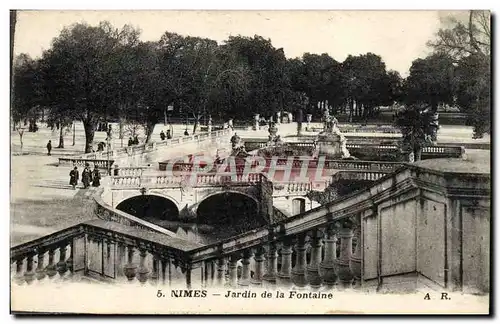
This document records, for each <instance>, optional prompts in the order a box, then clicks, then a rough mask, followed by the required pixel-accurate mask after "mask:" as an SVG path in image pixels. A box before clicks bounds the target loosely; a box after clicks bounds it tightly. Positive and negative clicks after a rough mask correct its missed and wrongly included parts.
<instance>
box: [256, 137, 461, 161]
mask: <svg viewBox="0 0 500 324" xmlns="http://www.w3.org/2000/svg"><path fill="white" fill-rule="evenodd" d="M252 145H254V146H257V147H258V148H261V149H262V148H266V147H267V142H263V141H262V142H253V143H252ZM285 145H286V146H288V147H290V148H309V149H313V148H314V143H313V142H287V143H286V144H285ZM346 148H347V149H348V150H349V151H350V152H351V154H352V155H354V156H356V152H357V151H359V152H363V150H374V151H376V152H381V153H391V152H399V150H400V148H399V146H398V145H396V144H359V143H358V144H355V143H347V144H346ZM464 153H465V149H464V147H463V146H449V145H446V146H440V145H436V146H427V147H424V148H423V149H422V158H427V159H428V158H461V157H463V155H464Z"/></svg>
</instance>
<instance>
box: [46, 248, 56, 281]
mask: <svg viewBox="0 0 500 324" xmlns="http://www.w3.org/2000/svg"><path fill="white" fill-rule="evenodd" d="M54 254H55V249H54V248H50V249H49V264H48V265H47V267H45V272H46V273H47V276H49V279H52V278H53V277H54V276H55V275H56V274H57V270H56V265H55V263H54Z"/></svg>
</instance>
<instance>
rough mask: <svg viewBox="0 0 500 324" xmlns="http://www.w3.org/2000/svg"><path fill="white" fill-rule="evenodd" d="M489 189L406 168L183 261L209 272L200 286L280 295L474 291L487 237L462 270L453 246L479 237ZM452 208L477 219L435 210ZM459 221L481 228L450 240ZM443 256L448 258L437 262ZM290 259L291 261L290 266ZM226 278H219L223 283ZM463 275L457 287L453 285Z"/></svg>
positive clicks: (481, 287) (481, 284)
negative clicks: (275, 290)
mask: <svg viewBox="0 0 500 324" xmlns="http://www.w3.org/2000/svg"><path fill="white" fill-rule="evenodd" d="M452 178H453V180H452ZM489 186H490V177H489V175H483V174H475V175H467V179H464V178H462V175H458V174H457V175H455V176H452V175H451V174H445V173H441V172H437V171H433V170H426V169H422V168H417V167H412V166H408V167H407V168H405V169H401V170H400V171H398V172H397V173H396V174H391V175H387V176H385V177H383V178H381V179H379V180H377V181H376V182H375V183H374V184H373V185H372V186H371V187H370V188H367V189H365V190H361V191H358V192H355V193H353V194H351V195H348V196H345V197H341V198H339V199H337V200H335V201H333V202H330V203H328V204H326V205H323V206H321V207H318V208H315V209H311V210H309V211H307V212H305V213H302V214H299V215H296V216H293V217H290V218H287V219H286V220H284V221H282V222H280V223H279V224H275V225H273V226H267V227H265V228H260V229H255V230H253V231H250V232H248V233H245V234H242V235H239V236H237V237H234V238H231V239H228V240H224V241H223V242H220V243H218V244H214V245H210V246H204V247H202V248H198V249H196V250H194V251H191V252H190V253H191V257H192V260H193V262H196V261H198V262H201V261H203V263H204V265H205V266H206V265H210V266H209V267H208V268H209V269H213V267H214V265H215V267H216V269H217V271H216V273H217V276H216V280H214V281H212V280H209V281H208V283H207V284H208V285H211V284H214V285H217V286H222V285H225V284H226V285H229V286H230V287H242V288H245V287H248V286H262V285H264V286H269V287H281V288H282V289H287V288H291V287H292V286H294V287H296V288H301V287H302V288H304V287H306V286H309V287H311V288H315V289H317V288H320V287H321V286H324V287H325V288H326V289H328V288H330V289H331V288H333V287H339V288H342V287H353V286H354V287H362V288H363V289H366V290H373V291H375V290H377V291H384V290H385V289H386V290H391V291H392V290H397V289H402V290H405V289H415V287H424V286H425V287H426V288H427V289H429V288H430V289H436V290H439V291H441V290H443V289H451V290H464V291H479V292H483V293H484V292H487V291H488V289H489V277H488V276H487V275H486V277H484V274H485V272H483V271H480V272H478V271H477V267H478V266H480V267H486V268H485V271H486V272H487V271H488V270H487V269H488V264H489V261H488V258H489V254H488V253H489V252H488V251H489V241H488V239H487V238H486V242H485V243H479V241H475V243H474V246H467V248H466V249H467V251H470V252H471V253H473V254H474V256H472V258H474V259H472V258H471V257H469V256H467V258H468V260H470V261H467V262H466V263H467V267H466V268H464V267H463V265H462V263H461V262H459V260H462V258H463V257H465V256H466V253H467V252H466V251H465V250H464V251H462V250H461V249H460V248H459V247H460V246H462V245H461V244H462V243H461V242H462V241H463V240H466V239H467V237H470V235H473V236H474V235H483V237H484V235H486V237H488V236H487V235H488V233H489V225H488V224H489V223H488V219H489V217H488V215H489V201H490V189H489ZM451 188H454V189H453V190H450V189H451ZM451 192H453V193H452V194H451ZM450 194H451V196H450ZM465 196H467V198H466V199H465V200H464V198H463V197H465ZM473 200H474V201H475V202H472V201H473ZM457 204H458V205H462V206H464V207H465V206H472V205H476V206H482V207H481V211H477V210H474V209H473V208H472V207H471V208H470V210H468V211H467V213H469V214H467V215H465V214H463V215H462V214H461V213H460V212H458V211H457V210H456V209H454V208H449V207H448V208H447V207H445V206H448V205H450V206H452V205H453V206H457ZM471 204H472V205H471ZM457 213H458V214H457ZM470 213H473V214H474V215H475V216H474V217H473V215H472V214H470ZM459 215H462V216H459ZM479 215H481V216H480V217H481V218H482V220H480V221H479V220H478V218H477V217H479ZM415 217H417V219H418V220H419V221H418V222H415ZM471 217H473V218H471ZM457 218H460V219H461V220H460V219H457ZM444 219H446V220H447V222H443V220H444ZM466 219H467V222H468V221H472V219H476V220H475V221H476V222H481V224H483V225H484V226H485V227H484V228H483V227H481V228H479V227H475V228H469V229H465V228H463V230H464V231H468V233H465V232H461V233H456V231H455V230H454V229H455V225H453V224H452V223H448V222H461V221H466ZM483 225H481V226H483ZM451 233H454V234H453V235H455V236H454V239H452V241H451V242H450V241H448V240H447V238H446V237H450V235H452V234H451ZM337 244H340V253H338V251H337ZM447 244H451V246H449V247H448V249H451V250H447V249H446V248H445V247H446V246H447ZM478 244H479V245H482V248H486V251H483V250H481V248H480V247H479V246H478ZM429 246H432V247H433V248H430V247H429ZM453 246H455V247H457V249H456V250H454V248H453ZM353 247H354V249H353ZM323 249H324V252H323ZM353 251H354V252H353ZM445 251H453V252H451V255H448V256H447V255H446V253H447V252H445ZM278 252H280V253H278ZM308 256H309V257H308ZM292 258H295V266H294V267H293V268H292ZM416 258H418V261H416V260H417V259H416ZM265 260H267V266H266V268H264V261H265ZM307 260H309V262H308V261H307ZM424 260H432V262H433V263H432V264H433V265H435V267H434V266H433V267H432V268H429V267H427V265H428V264H429V263H427V262H425V261H424ZM437 260H441V262H439V261H437ZM238 261H241V263H242V264H243V269H242V275H241V276H240V277H238V275H237V273H236V268H237V262H238ZM475 262H479V263H477V264H476V263H475ZM251 264H253V269H252V270H253V275H252V276H251V275H250V273H251V270H250V265H251ZM479 264H480V265H479ZM226 270H228V271H229V278H228V279H227V280H226V279H225V277H224V276H223V274H224V273H225V271H226ZM465 272H466V273H467V283H466V282H464V281H462V279H461V278H464V273H465ZM212 273H213V272H212ZM445 273H446V275H445ZM209 278H210V276H209ZM412 287H413V288H412Z"/></svg>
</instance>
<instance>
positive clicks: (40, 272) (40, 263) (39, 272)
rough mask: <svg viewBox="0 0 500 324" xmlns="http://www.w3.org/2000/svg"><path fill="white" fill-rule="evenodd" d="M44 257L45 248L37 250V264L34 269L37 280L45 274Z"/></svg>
mask: <svg viewBox="0 0 500 324" xmlns="http://www.w3.org/2000/svg"><path fill="white" fill-rule="evenodd" d="M44 257H45V250H39V251H38V264H37V267H36V271H35V272H36V279H37V280H42V279H43V278H45V276H46V273H45V269H44V268H43V262H44Z"/></svg>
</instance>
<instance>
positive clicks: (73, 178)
mask: <svg viewBox="0 0 500 324" xmlns="http://www.w3.org/2000/svg"><path fill="white" fill-rule="evenodd" d="M79 177H80V174H79V172H78V168H77V167H75V168H74V169H73V170H71V171H70V172H69V184H70V185H72V186H73V190H75V187H76V185H77V184H78V178H79Z"/></svg>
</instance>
